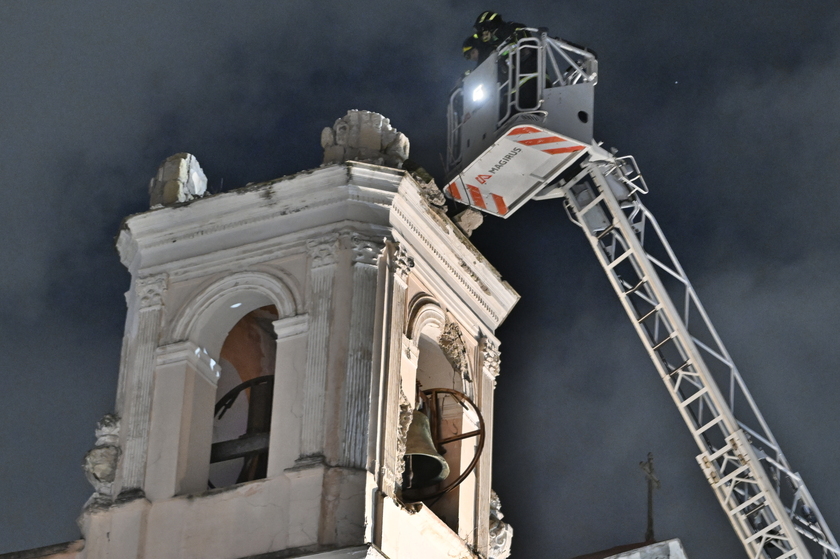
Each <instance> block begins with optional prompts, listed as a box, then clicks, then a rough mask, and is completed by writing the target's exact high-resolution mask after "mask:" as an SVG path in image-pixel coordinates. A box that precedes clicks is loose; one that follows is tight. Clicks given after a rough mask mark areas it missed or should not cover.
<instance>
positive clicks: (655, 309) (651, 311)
mask: <svg viewBox="0 0 840 559" xmlns="http://www.w3.org/2000/svg"><path fill="white" fill-rule="evenodd" d="M657 312H659V305H657V306H655V307H653V308H652V309H651V310H650V312H648V313H647V314H646V315H645V316H643V317H641V318H639V319H638V320H636V322H638V323H639V324H641V323H642V322H644V321H645V320H647V319H648V318H650V317H651V316H653V315H655V314H656V313H657Z"/></svg>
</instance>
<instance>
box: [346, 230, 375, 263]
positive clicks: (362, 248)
mask: <svg viewBox="0 0 840 559" xmlns="http://www.w3.org/2000/svg"><path fill="white" fill-rule="evenodd" d="M350 243H351V246H352V247H353V262H359V263H361V264H376V262H377V260H379V255H380V253H381V252H382V243H378V242H376V241H372V240H370V239H365V238H364V237H362V236H361V235H359V234H357V233H354V234H353V235H351V236H350Z"/></svg>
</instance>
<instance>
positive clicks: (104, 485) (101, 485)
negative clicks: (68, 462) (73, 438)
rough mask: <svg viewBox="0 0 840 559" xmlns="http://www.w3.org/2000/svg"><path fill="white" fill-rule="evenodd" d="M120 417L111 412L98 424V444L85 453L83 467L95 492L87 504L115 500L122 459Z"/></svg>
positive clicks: (101, 503)
mask: <svg viewBox="0 0 840 559" xmlns="http://www.w3.org/2000/svg"><path fill="white" fill-rule="evenodd" d="M119 432H120V418H119V417H117V416H116V415H114V414H112V413H109V414H106V415H104V416H103V417H102V419H100V420H99V422H98V423H97V424H96V444H95V445H94V447H93V448H92V449H90V450H89V451H88V453H87V454H85V459H84V462H83V463H82V469H84V471H85V477H86V478H87V480H88V482H90V484H91V485H92V486H93V488H94V490H95V493H94V494H93V496H91V498H90V499H89V500H88V502H87V504H86V505H85V506H86V507H87V506H90V505H107V504H110V502H111V501H112V500H113V486H114V479H115V478H116V474H117V464H118V463H119V459H120V453H121V451H120V446H119V439H120V436H119Z"/></svg>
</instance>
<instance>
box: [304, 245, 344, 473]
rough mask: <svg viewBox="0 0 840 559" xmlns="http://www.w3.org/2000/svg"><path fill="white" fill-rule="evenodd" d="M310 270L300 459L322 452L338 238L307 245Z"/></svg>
mask: <svg viewBox="0 0 840 559" xmlns="http://www.w3.org/2000/svg"><path fill="white" fill-rule="evenodd" d="M307 250H308V251H309V255H310V257H311V259H312V267H311V270H310V288H309V300H310V305H309V308H310V313H309V320H310V321H309V343H308V347H307V355H306V379H305V380H304V384H303V425H302V433H301V449H300V451H301V457H306V456H314V455H321V454H323V452H324V404H325V401H326V383H327V364H328V358H329V341H330V340H329V338H330V307H331V303H332V298H333V279H334V277H335V267H336V257H337V255H338V235H330V236H328V237H325V238H323V239H318V240H312V241H309V242H308V243H307Z"/></svg>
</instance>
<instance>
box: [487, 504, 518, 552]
mask: <svg viewBox="0 0 840 559" xmlns="http://www.w3.org/2000/svg"><path fill="white" fill-rule="evenodd" d="M504 517H505V515H503V514H502V502H501V501H500V500H499V496H498V495H496V492H495V491H493V490H492V489H491V490H490V546H489V549H488V550H487V559H505V557H510V544H511V540H513V527H512V526H511V525H510V524H508V523H506V522H502V518H504Z"/></svg>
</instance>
